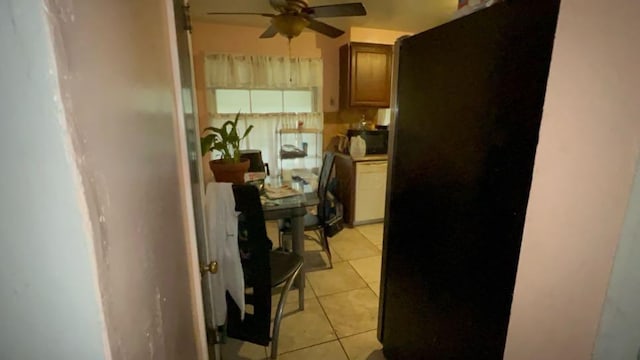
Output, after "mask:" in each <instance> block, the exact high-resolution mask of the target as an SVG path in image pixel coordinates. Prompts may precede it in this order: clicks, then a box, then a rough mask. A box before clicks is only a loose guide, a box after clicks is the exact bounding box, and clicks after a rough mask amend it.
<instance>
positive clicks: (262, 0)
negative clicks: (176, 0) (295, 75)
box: [191, 0, 458, 33]
mask: <svg viewBox="0 0 640 360" xmlns="http://www.w3.org/2000/svg"><path fill="white" fill-rule="evenodd" d="M350 2H358V0H309V6H320V5H331V4H339V3H350ZM360 2H362V3H363V4H364V6H365V8H366V9H367V15H366V16H355V17H348V18H322V19H321V20H322V21H324V22H326V23H328V24H330V25H333V26H336V27H338V28H340V29H342V30H347V29H348V28H349V27H350V26H359V27H367V28H374V29H386V30H397V31H405V32H411V33H419V32H421V31H424V30H427V29H430V28H432V27H435V26H437V25H440V24H443V23H445V22H448V21H449V20H451V18H452V16H453V15H454V13H455V11H456V9H457V4H458V1H457V0H361V1H360ZM191 11H192V17H193V18H194V19H196V20H199V21H208V22H214V23H223V24H235V25H245V26H256V27H265V28H266V27H267V26H268V25H269V19H268V18H265V17H262V16H257V15H241V16H235V15H207V14H206V13H207V12H259V13H275V11H274V10H273V9H272V8H271V6H270V5H269V0H233V1H229V0H191ZM306 31H309V30H306Z"/></svg>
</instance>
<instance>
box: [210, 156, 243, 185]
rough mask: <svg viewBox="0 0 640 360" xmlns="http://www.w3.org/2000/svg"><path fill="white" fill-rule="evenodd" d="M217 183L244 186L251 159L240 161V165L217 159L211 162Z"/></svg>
mask: <svg viewBox="0 0 640 360" xmlns="http://www.w3.org/2000/svg"><path fill="white" fill-rule="evenodd" d="M209 167H210V168H211V171H213V176H214V178H215V180H216V182H230V183H234V184H244V174H245V173H246V172H247V170H249V159H240V162H239V163H234V162H230V161H228V160H222V159H216V160H211V161H209Z"/></svg>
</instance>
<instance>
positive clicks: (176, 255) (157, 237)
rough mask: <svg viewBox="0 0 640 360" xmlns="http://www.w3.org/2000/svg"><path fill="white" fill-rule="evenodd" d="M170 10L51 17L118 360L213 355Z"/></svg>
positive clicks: (68, 11)
mask: <svg viewBox="0 0 640 360" xmlns="http://www.w3.org/2000/svg"><path fill="white" fill-rule="evenodd" d="M169 4H171V2H170V1H155V0H137V1H129V0H96V1H91V2H88V1H78V2H69V1H52V2H51V4H50V5H51V7H50V8H48V10H49V11H50V13H48V14H47V16H48V17H49V18H50V19H51V27H52V29H53V30H52V33H53V35H54V39H53V42H54V50H55V53H56V58H57V65H58V69H57V70H58V77H59V79H60V89H61V93H62V96H61V98H62V101H63V103H64V104H63V105H64V108H63V109H59V111H64V114H65V120H66V123H67V124H66V125H67V126H68V128H69V129H70V131H69V134H68V136H70V137H71V139H72V140H73V153H74V159H73V160H75V161H76V165H77V167H78V171H79V174H80V178H81V179H78V183H77V184H75V186H77V187H78V188H79V191H82V192H83V195H84V198H83V199H79V200H80V201H84V200H85V199H86V203H85V206H86V207H85V209H86V210H85V211H86V212H87V213H88V214H87V227H88V231H90V232H91V239H90V240H92V243H93V247H89V246H88V245H87V248H86V251H87V254H89V251H90V249H92V248H93V249H95V254H91V255H95V260H94V261H95V264H96V267H97V276H98V280H99V287H100V295H101V300H102V302H103V305H104V313H105V319H106V328H107V331H108V338H109V342H110V343H109V345H110V351H111V354H112V357H113V359H175V358H182V359H198V358H202V357H203V356H204V355H205V354H203V353H202V352H200V353H199V351H202V350H203V347H199V346H198V345H199V341H198V340H199V339H202V338H203V337H198V335H203V334H202V333H203V332H204V329H203V328H200V327H199V325H198V323H199V322H198V320H197V317H196V315H197V310H196V305H194V304H195V303H196V301H195V299H194V298H193V296H196V293H195V292H194V291H193V289H192V287H191V286H190V285H191V284H193V282H194V281H197V280H196V279H194V278H193V277H190V275H193V274H190V273H189V269H191V268H192V265H193V262H192V259H190V258H189V255H188V240H190V239H189V237H188V230H187V227H188V226H189V225H191V224H187V223H186V221H185V218H186V216H185V213H186V212H187V209H186V204H187V203H189V201H190V199H187V198H185V193H184V191H183V190H184V188H183V186H182V185H183V180H184V178H185V176H184V173H183V172H182V169H181V166H180V162H181V161H179V155H181V154H182V152H180V151H178V148H179V147H178V137H181V136H184V134H181V133H179V132H178V130H177V129H178V128H179V126H178V121H179V118H178V116H177V115H176V101H175V92H176V90H177V89H176V87H175V83H174V66H173V65H174V64H173V63H172V59H171V57H170V51H171V47H172V46H175V43H172V42H170V37H169V33H170V32H171V31H172V30H173V29H172V28H171V25H170V24H171V23H172V20H170V19H169V18H168V16H171V17H172V16H173V13H172V12H170V11H169V10H170V9H171V7H170V6H171V5H169ZM168 11H169V12H170V14H167V12H168ZM26 106H29V104H26ZM46 178H47V175H46V172H44V173H43V174H42V179H43V181H45V182H47V180H45V179H46ZM80 181H81V183H80ZM51 191H54V190H53V189H51ZM58 260H59V261H64V258H60V259H58ZM35 261H38V260H37V259H36V260H35ZM50 270H51V269H46V268H45V269H44V272H53V273H55V272H56V269H55V268H54V269H53V271H50ZM196 276H198V278H199V274H197V275H196ZM194 277H195V276H194ZM58 280H60V281H62V282H64V281H67V279H62V278H60V279H58ZM198 280H199V279H198ZM43 326H44V327H45V328H46V327H47V326H48V324H46V323H43ZM200 344H201V345H204V344H202V342H200ZM199 349H200V350H199ZM67 358H70V357H67ZM71 358H72V357H71ZM75 358H88V357H82V356H77V357H75Z"/></svg>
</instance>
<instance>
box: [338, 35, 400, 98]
mask: <svg viewBox="0 0 640 360" xmlns="http://www.w3.org/2000/svg"><path fill="white" fill-rule="evenodd" d="M392 60H393V47H392V46H391V45H382V44H369V43H358V42H352V43H348V44H345V45H343V46H342V47H341V48H340V106H341V107H342V108H343V109H344V108H350V107H377V108H388V107H389V101H390V95H391V71H392V70H391V62H392Z"/></svg>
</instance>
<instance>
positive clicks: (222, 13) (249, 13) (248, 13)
mask: <svg viewBox="0 0 640 360" xmlns="http://www.w3.org/2000/svg"><path fill="white" fill-rule="evenodd" d="M207 15H260V16H264V17H274V16H275V14H267V13H251V12H208V13H207Z"/></svg>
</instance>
